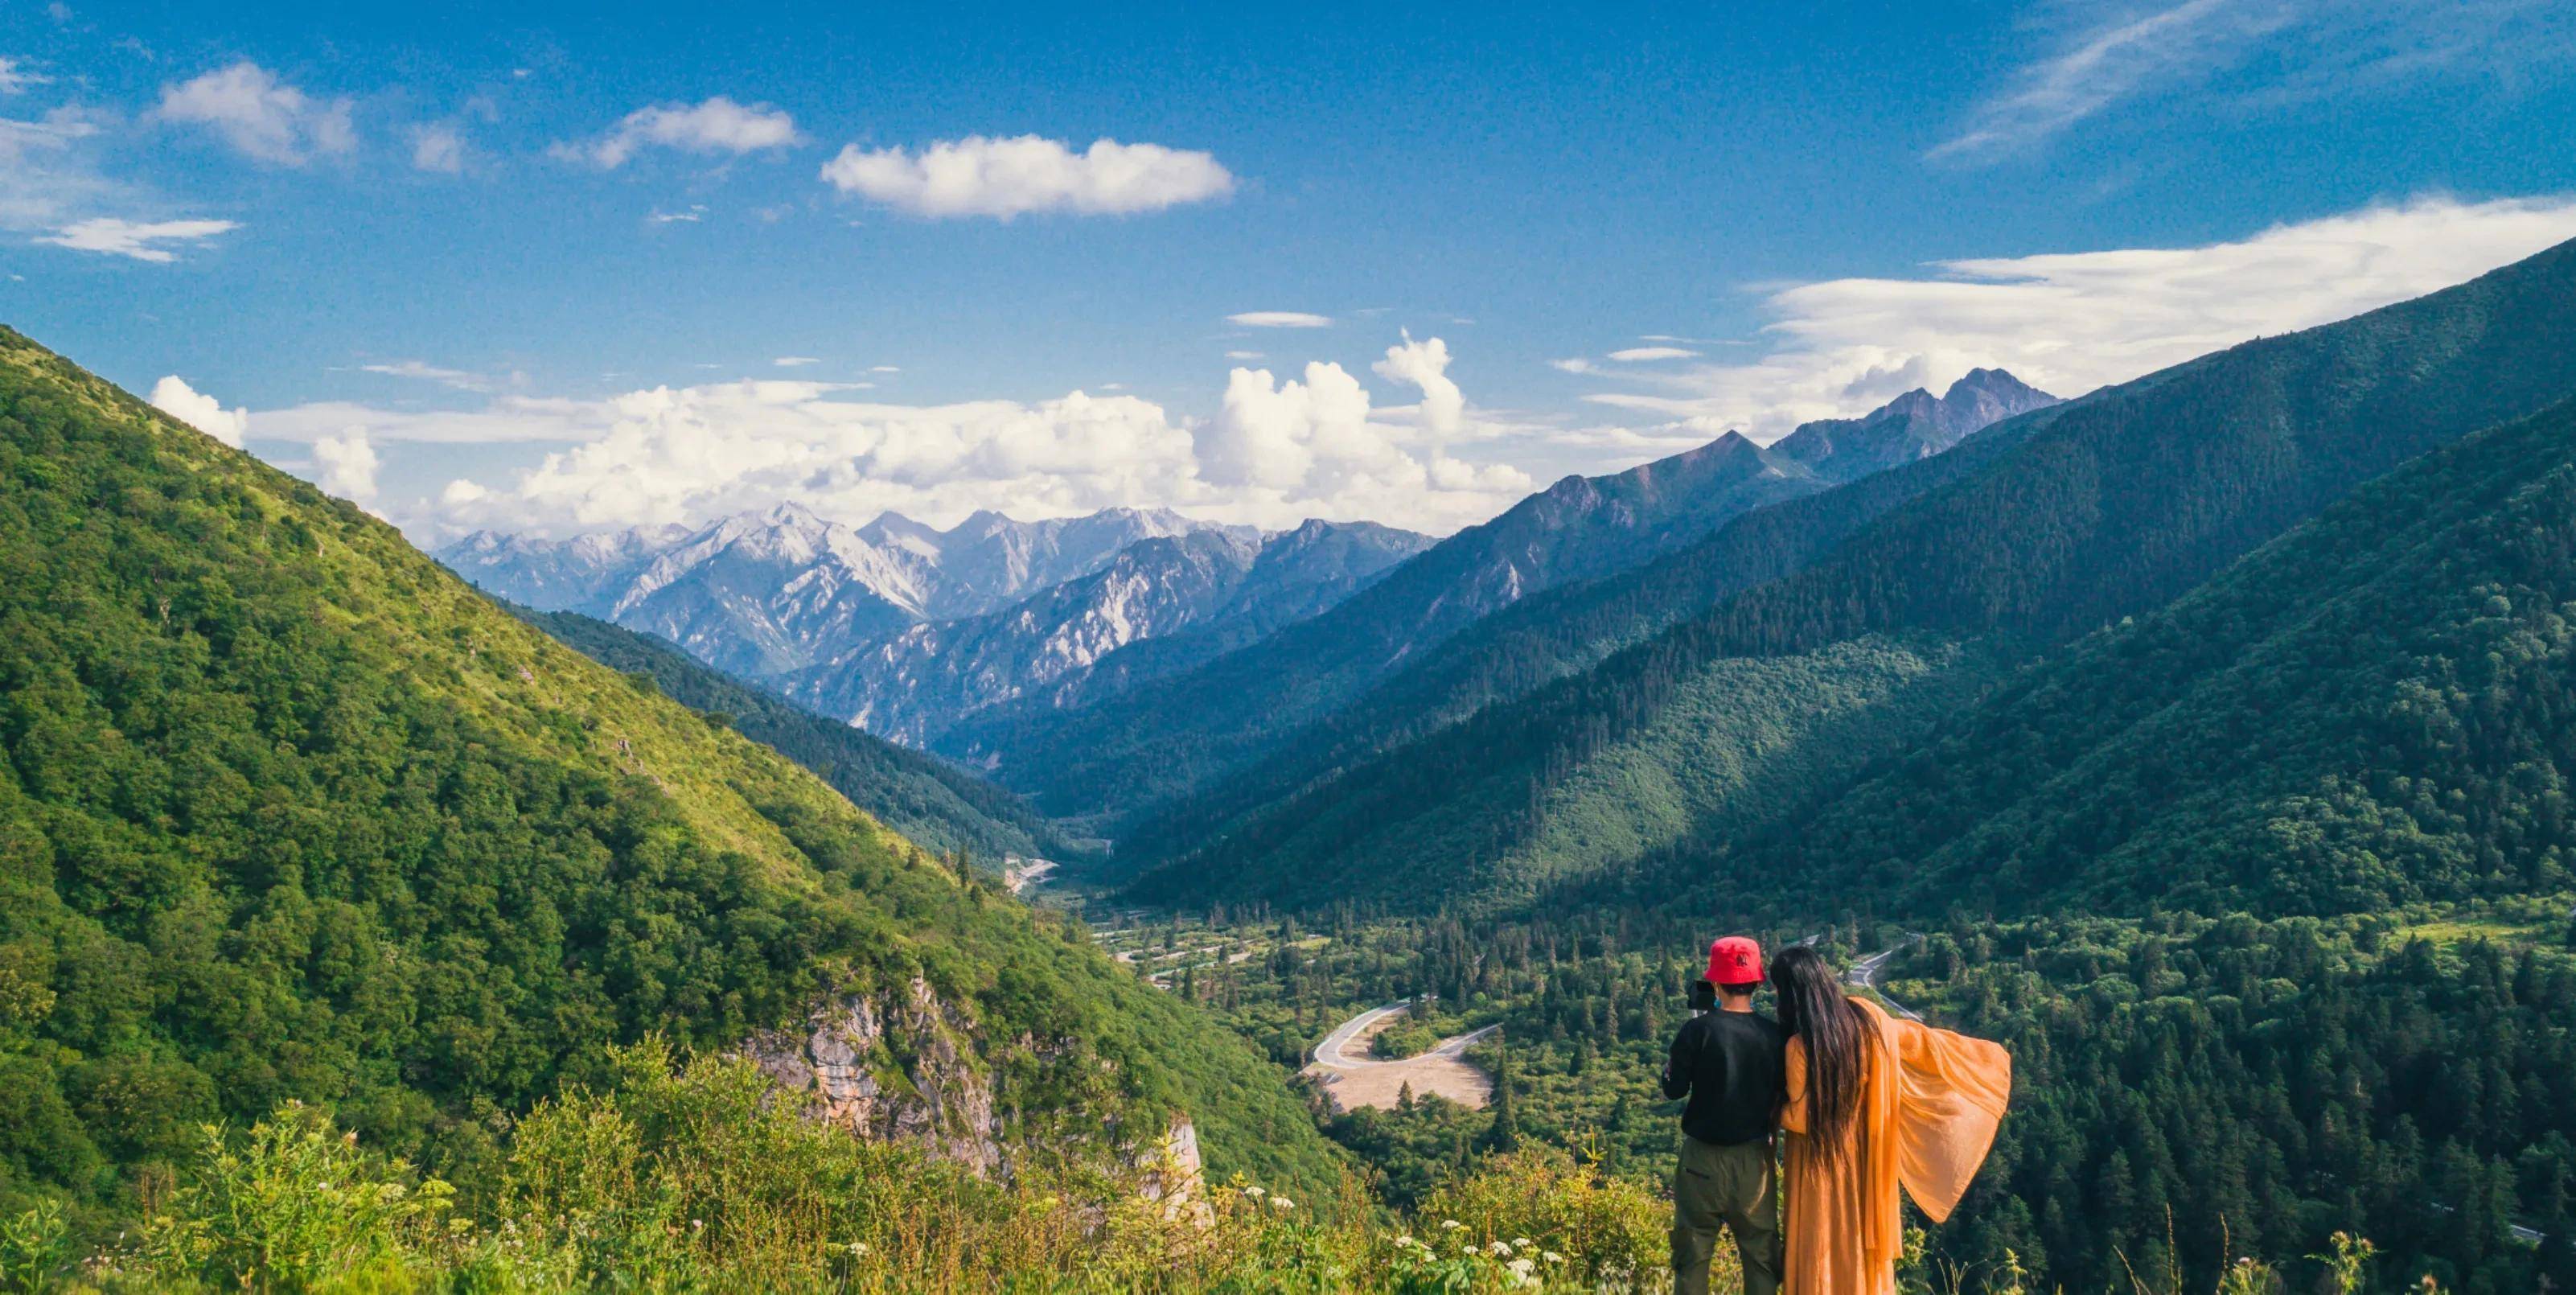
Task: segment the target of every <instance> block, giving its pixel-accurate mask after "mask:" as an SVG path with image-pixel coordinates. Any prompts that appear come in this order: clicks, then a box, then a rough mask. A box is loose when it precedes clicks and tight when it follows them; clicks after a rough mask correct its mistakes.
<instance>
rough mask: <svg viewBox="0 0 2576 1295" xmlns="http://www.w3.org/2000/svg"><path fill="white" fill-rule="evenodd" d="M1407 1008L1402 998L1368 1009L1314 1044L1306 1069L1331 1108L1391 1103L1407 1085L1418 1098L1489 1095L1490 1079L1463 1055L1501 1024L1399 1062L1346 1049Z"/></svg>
mask: <svg viewBox="0 0 2576 1295" xmlns="http://www.w3.org/2000/svg"><path fill="white" fill-rule="evenodd" d="M1411 1006H1413V1000H1412V999H1410V998H1405V999H1398V1000H1397V1001H1395V1002H1392V1003H1388V1004H1386V1005H1385V1006H1383V1007H1372V1008H1370V1009H1369V1010H1367V1011H1365V1012H1362V1013H1360V1014H1359V1015H1357V1016H1354V1017H1352V1018H1351V1019H1349V1020H1347V1021H1344V1022H1342V1023H1341V1024H1340V1025H1337V1026H1335V1027H1333V1032H1332V1033H1330V1034H1327V1035H1325V1036H1324V1038H1323V1041H1322V1042H1320V1043H1317V1044H1316V1045H1315V1060H1314V1063H1313V1064H1311V1065H1309V1066H1307V1067H1306V1073H1308V1074H1310V1075H1314V1076H1316V1077H1317V1079H1318V1080H1319V1081H1320V1082H1321V1083H1322V1084H1323V1085H1324V1091H1325V1093H1326V1094H1327V1095H1329V1096H1330V1097H1331V1098H1332V1100H1333V1105H1334V1106H1336V1107H1338V1108H1340V1109H1342V1110H1345V1111H1347V1110H1351V1109H1354V1108H1356V1107H1361V1106H1375V1107H1380V1108H1385V1107H1392V1106H1394V1105H1395V1103H1396V1098H1397V1096H1398V1094H1400V1093H1401V1092H1402V1091H1403V1090H1404V1088H1405V1087H1406V1086H1407V1085H1410V1086H1411V1087H1412V1089H1413V1091H1414V1094H1415V1095H1416V1096H1429V1095H1431V1094H1434V1093H1436V1094H1438V1095H1440V1096H1442V1097H1446V1098H1449V1099H1450V1100H1452V1101H1456V1102H1461V1103H1463V1104H1465V1105H1468V1106H1483V1105H1484V1104H1485V1101H1486V1099H1487V1098H1488V1097H1489V1096H1491V1095H1492V1092H1493V1080H1492V1079H1491V1078H1490V1077H1488V1076H1487V1075H1486V1074H1485V1072H1484V1071H1481V1070H1478V1069H1477V1068H1476V1067H1474V1066H1473V1065H1470V1064H1468V1062H1467V1060H1466V1057H1465V1053H1466V1051H1467V1049H1469V1048H1471V1047H1474V1046H1475V1045H1476V1044H1478V1043H1480V1042H1482V1041H1483V1040H1484V1039H1486V1038H1487V1037H1488V1036H1490V1035H1492V1034H1493V1033H1494V1031H1496V1030H1499V1029H1501V1028H1503V1027H1501V1026H1499V1025H1488V1026H1486V1027H1485V1028H1483V1029H1481V1030H1472V1031H1469V1032H1468V1033H1465V1034H1461V1035H1458V1036H1456V1037H1455V1038H1448V1039H1442V1040H1441V1041H1440V1044H1439V1046H1437V1047H1434V1048H1432V1049H1431V1050H1430V1051H1428V1052H1423V1053H1418V1054H1416V1055H1414V1056H1410V1057H1404V1058H1401V1059H1399V1060H1392V1061H1391V1060H1387V1059H1385V1058H1382V1057H1366V1056H1361V1057H1354V1056H1352V1055H1350V1053H1349V1052H1348V1051H1347V1050H1346V1049H1348V1047H1349V1046H1350V1043H1351V1041H1352V1040H1354V1039H1358V1038H1362V1037H1364V1036H1367V1035H1369V1034H1370V1033H1371V1032H1372V1031H1374V1030H1375V1029H1376V1028H1377V1026H1378V1025H1379V1024H1380V1023H1381V1022H1383V1021H1385V1020H1387V1019H1388V1018H1389V1017H1392V1016H1394V1015H1395V1014H1396V1013H1398V1012H1402V1011H1404V1010H1405V1009H1406V1008H1409V1007H1411Z"/></svg>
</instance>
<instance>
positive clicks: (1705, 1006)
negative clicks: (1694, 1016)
mask: <svg viewBox="0 0 2576 1295" xmlns="http://www.w3.org/2000/svg"><path fill="white" fill-rule="evenodd" d="M1690 1009H1691V1010H1692V1011H1694V1012H1714V1011H1716V1010H1717V986H1715V985H1712V984H1710V983H1708V979H1707V977H1705V976H1703V977H1701V978H1700V979H1697V980H1694V981H1692V982H1691V986H1690Z"/></svg>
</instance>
